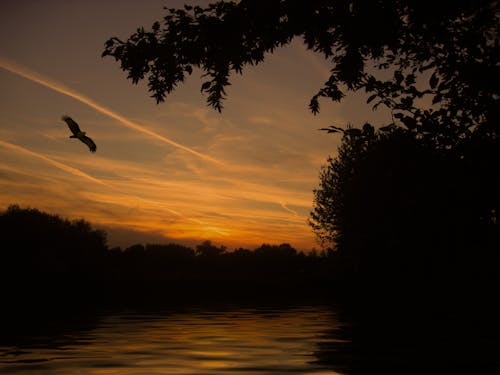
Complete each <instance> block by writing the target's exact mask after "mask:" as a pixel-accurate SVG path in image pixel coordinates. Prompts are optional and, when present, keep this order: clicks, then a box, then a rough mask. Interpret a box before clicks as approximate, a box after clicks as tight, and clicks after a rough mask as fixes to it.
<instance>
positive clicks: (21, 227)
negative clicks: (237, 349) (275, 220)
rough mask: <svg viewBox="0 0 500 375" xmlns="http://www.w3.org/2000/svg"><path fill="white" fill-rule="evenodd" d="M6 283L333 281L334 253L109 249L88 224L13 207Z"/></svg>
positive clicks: (5, 230)
mask: <svg viewBox="0 0 500 375" xmlns="http://www.w3.org/2000/svg"><path fill="white" fill-rule="evenodd" d="M0 237H1V238H2V244H3V246H2V248H3V250H2V253H1V257H2V262H1V264H2V277H3V279H4V282H5V283H6V285H11V286H15V285H16V284H23V285H26V284H36V283H40V282H42V283H43V282H46V281H47V282H57V283H76V284H81V283H86V282H88V283H107V284H108V285H119V284H120V283H139V284H140V283H148V284H156V285H160V284H161V283H163V284H164V285H167V283H169V282H179V283H182V282H185V283H202V282H210V281H214V282H222V281H231V282H238V281H240V282H258V283H265V282H278V283H290V284H293V283H295V282H298V281H306V280H309V281H311V282H312V281H317V282H320V280H324V279H326V278H329V277H330V275H331V273H330V270H329V267H330V263H331V259H330V258H331V253H329V252H326V251H321V252H317V251H315V250H314V251H312V252H310V253H304V252H302V251H297V250H296V249H295V248H293V247H292V246H291V245H290V244H280V245H271V244H263V245H261V246H260V247H258V248H256V249H254V250H250V249H244V248H238V249H234V250H233V251H229V250H228V249H227V248H226V247H225V246H217V245H215V244H213V243H212V242H211V241H208V240H207V241H204V242H202V243H200V244H199V245H197V246H196V247H195V248H191V247H188V246H184V245H180V244H175V243H169V244H145V245H143V244H135V245H132V246H129V247H126V248H124V249H122V248H120V247H113V248H109V246H108V245H107V240H106V232H104V231H102V230H96V229H93V227H92V225H91V224H90V223H88V222H86V221H85V220H83V219H80V220H73V221H70V220H68V219H64V218H62V217H60V216H58V215H53V214H48V213H45V212H42V211H40V210H38V209H35V208H21V207H19V206H18V205H11V206H9V207H8V208H7V209H6V210H5V211H2V212H1V213H0Z"/></svg>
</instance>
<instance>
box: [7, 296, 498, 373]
mask: <svg viewBox="0 0 500 375" xmlns="http://www.w3.org/2000/svg"><path fill="white" fill-rule="evenodd" d="M367 309H369V311H368V312H369V313H368V314H364V315H365V316H369V317H370V318H369V319H364V318H363V319H361V320H356V319H354V318H353V316H357V314H358V313H359V312H360V311H361V312H363V311H362V310H359V311H358V312H355V313H353V311H350V310H348V309H347V310H346V309H345V308H340V307H336V306H334V305H333V306H332V305H327V304H304V305H300V304H295V305H286V306H282V305H279V304H277V305H274V306H272V304H266V305H264V306H262V305H257V304H256V305H255V306H252V305H251V304H246V305H245V306H242V305H223V306H198V307H193V306H190V307H176V308H172V307H169V308H154V309H144V308H143V309H141V310H137V309H125V308H120V309H118V308H113V309H109V308H108V309H105V308H100V309H93V310H91V311H83V310H81V309H66V310H65V311H53V310H51V312H50V313H46V314H42V316H41V315H40V310H43V306H39V309H33V310H32V311H25V312H24V315H23V316H22V317H19V316H17V317H16V318H15V319H12V321H9V320H8V319H3V321H2V323H1V325H0V327H1V328H2V336H1V339H0V373H1V374H18V375H19V374H22V375H34V374H37V375H38V374H40V375H44V374H56V375H76V374H89V375H105V374H120V375H143V374H144V375H149V374H152V375H154V374H184V375H194V374H196V375H204V374H206V375H209V374H223V375H224V374H226V375H230V374H234V375H254V374H269V375H277V374H280V375H285V374H304V375H308V374H309V375H312V374H315V375H327V374H350V375H353V374H371V373H384V374H393V373H394V374H490V373H491V374H499V373H500V345H499V343H500V340H499V338H500V330H499V328H498V324H495V325H492V324H491V322H492V321H495V322H496V321H497V320H498V316H496V314H494V315H490V317H489V318H488V319H478V316H482V315H481V314H482V313H481V314H478V315H476V316H475V317H474V318H469V316H470V315H469V314H468V313H467V314H459V313H458V312H459V310H460V309H459V308H456V309H455V310H454V311H456V312H457V313H456V314H455V313H454V312H452V313H451V314H450V313H449V312H447V313H443V312H442V311H438V310H436V309H433V308H432V307H429V308H428V307H426V309H425V311H427V313H425V314H424V313H423V311H424V310H422V311H414V310H412V312H411V313H409V314H408V313H407V312H408V310H405V311H402V310H401V311H400V310H397V309H393V308H391V309H384V310H383V312H380V308H379V306H378V305H377V304H373V305H372V306H369V307H367Z"/></svg>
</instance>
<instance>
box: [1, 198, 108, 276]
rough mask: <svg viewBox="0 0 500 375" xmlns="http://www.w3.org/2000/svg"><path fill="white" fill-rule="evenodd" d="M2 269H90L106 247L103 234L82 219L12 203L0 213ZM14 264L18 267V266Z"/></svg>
mask: <svg viewBox="0 0 500 375" xmlns="http://www.w3.org/2000/svg"><path fill="white" fill-rule="evenodd" d="M0 238H1V239H2V248H3V249H4V251H3V254H2V257H3V266H4V267H5V268H4V272H8V273H17V277H19V276H21V275H22V274H25V273H33V272H34V273H72V274H76V273H79V272H92V271H93V267H94V265H95V264H93V261H94V259H95V258H96V257H98V256H100V255H103V253H104V251H105V250H106V248H107V247H106V234H105V233H104V232H103V231H100V230H95V229H93V228H92V227H91V225H90V224H89V223H88V222H86V221H85V220H74V221H69V220H67V219H63V218H61V217H60V216H58V215H51V214H47V213H44V212H41V211H39V210H37V209H31V208H27V209H22V208H20V207H19V206H17V205H11V206H9V207H8V208H7V210H6V211H3V212H0ZM17 266H21V267H22V268H21V269H18V268H17Z"/></svg>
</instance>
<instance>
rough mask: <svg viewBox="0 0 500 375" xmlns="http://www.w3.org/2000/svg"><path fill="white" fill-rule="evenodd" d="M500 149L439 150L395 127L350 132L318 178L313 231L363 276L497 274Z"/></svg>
mask: <svg viewBox="0 0 500 375" xmlns="http://www.w3.org/2000/svg"><path fill="white" fill-rule="evenodd" d="M472 145H475V146H474V147H472ZM498 146H499V144H498V141H497V140H495V139H483V140H481V141H480V142H479V141H478V140H470V139H467V140H464V141H463V142H462V143H460V144H457V145H456V148H455V149H453V150H441V149H437V148H436V147H435V146H434V144H432V143H428V142H426V140H425V139H423V138H416V137H414V135H413V134H412V133H410V132H408V131H406V130H404V129H401V128H397V127H390V128H388V129H384V130H382V131H374V129H373V128H372V127H371V126H370V125H365V126H364V128H363V130H362V131H354V132H349V131H345V132H344V135H343V139H342V144H341V146H340V148H339V153H338V156H337V157H336V158H331V159H329V161H328V163H327V165H325V166H324V167H323V169H322V171H321V174H320V185H319V188H318V189H316V190H315V202H314V203H315V205H314V210H313V212H312V213H311V220H310V224H311V226H312V228H313V230H314V231H315V232H316V234H317V235H318V237H319V238H320V239H321V240H322V241H323V243H324V244H325V245H326V246H330V247H332V248H334V249H335V250H337V251H338V253H339V256H340V258H341V260H342V262H343V264H344V265H345V267H347V269H348V270H350V272H353V273H359V274H363V275H364V276H366V277H376V278H378V279H381V278H384V277H389V278H392V277H394V276H397V277H398V279H399V280H402V279H414V280H431V279H435V278H447V277H460V278H462V279H463V280H472V279H474V277H477V276H478V275H482V276H487V275H488V276H487V277H489V276H493V275H494V273H495V271H494V269H495V268H496V267H497V266H498V264H499V263H498V260H499V258H498V250H494V249H498V248H499V244H500V243H499V238H500V236H499V234H500V227H499V225H498V221H497V212H498V207H499V202H500V193H499V190H498V189H497V188H498V187H499V186H500V176H499V174H498V173H497V172H495V171H492V170H491V169H490V167H488V166H489V165H491V164H490V163H492V160H493V158H495V157H499V156H500V155H499V151H498V150H499V147H498ZM471 147H472V149H470V148H471ZM476 147H479V148H481V149H482V150H484V151H483V152H481V153H480V152H478V150H476V149H475V148H476ZM466 275H467V277H466ZM472 275H475V276H472Z"/></svg>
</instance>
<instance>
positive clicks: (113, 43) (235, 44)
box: [103, 0, 500, 147]
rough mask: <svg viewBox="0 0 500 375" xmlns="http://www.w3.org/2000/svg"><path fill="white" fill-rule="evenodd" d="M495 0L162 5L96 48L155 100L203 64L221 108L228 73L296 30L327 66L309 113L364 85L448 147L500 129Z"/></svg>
mask: <svg viewBox="0 0 500 375" xmlns="http://www.w3.org/2000/svg"><path fill="white" fill-rule="evenodd" d="M496 9H497V1H495V0H483V1H468V0H446V1H439V2H436V1H433V2H431V1H414V0H381V1H371V0H361V1H353V0H314V1H295V0H269V1H258V0H242V1H239V2H233V1H230V2H225V1H218V2H216V3H213V4H210V5H208V7H206V8H202V7H199V6H195V7H192V6H188V5H186V6H185V7H184V9H175V8H171V9H167V15H166V16H165V17H163V19H162V20H161V21H160V22H155V23H154V24H153V26H152V28H151V30H149V31H146V30H145V29H144V28H143V27H141V28H139V29H137V31H136V33H134V34H133V35H131V36H130V37H129V39H128V40H126V41H122V40H120V39H119V38H116V37H113V38H111V39H109V40H108V41H107V42H106V44H105V50H104V52H103V56H112V57H114V58H115V59H116V60H117V61H119V62H120V65H121V68H122V69H123V70H124V71H126V72H128V78H129V79H131V80H132V82H133V83H138V82H139V81H140V80H142V79H146V78H147V80H148V86H149V91H150V92H151V93H152V96H153V97H154V98H155V99H156V100H157V102H161V101H163V100H165V98H166V95H167V94H169V93H171V92H172V91H173V90H174V89H175V88H176V86H177V85H178V84H180V83H182V82H184V80H185V78H186V76H187V75H190V74H192V72H193V69H195V68H198V69H201V70H202V72H203V77H204V78H205V80H204V82H203V83H202V85H201V91H202V92H204V93H206V94H207V95H208V97H207V101H208V104H209V105H210V106H212V107H214V108H215V109H217V110H218V111H221V110H222V107H223V105H222V101H223V99H224V98H225V96H226V92H225V88H226V87H227V86H228V85H230V80H229V78H230V75H231V73H239V74H241V73H242V72H243V70H244V68H245V67H246V66H248V65H257V64H259V63H261V62H262V61H264V59H265V55H266V54H268V53H273V52H274V51H275V49H276V48H279V47H282V46H285V45H287V44H289V43H290V42H291V41H292V39H294V38H297V37H299V38H302V40H303V41H304V43H305V45H306V47H307V48H308V49H309V50H311V51H315V52H318V53H320V54H321V55H323V57H324V58H325V59H326V60H328V61H329V62H330V63H331V64H332V68H331V75H330V77H329V79H328V80H327V81H326V82H325V83H324V85H323V87H321V88H320V89H319V90H318V92H317V93H316V94H314V95H313V97H312V99H311V102H310V104H309V107H310V109H311V111H312V112H313V113H317V112H318V111H319V99H320V98H322V97H324V98H329V99H331V100H334V101H340V100H341V99H342V97H343V96H344V95H345V91H346V89H347V90H355V91H357V90H364V91H366V92H367V93H369V94H371V95H370V97H369V98H368V102H369V103H371V102H373V104H374V108H376V107H377V106H379V105H384V106H387V107H389V108H390V109H391V110H392V111H393V113H394V118H395V119H396V120H397V121H398V124H400V125H402V126H404V127H406V128H408V129H409V130H410V131H412V132H415V133H418V134H419V135H420V136H427V137H430V138H432V139H433V140H434V141H435V142H436V143H437V144H440V145H441V146H442V147H450V143H451V144H453V143H454V142H455V141H456V139H457V138H460V137H462V136H464V135H467V134H469V133H470V132H471V131H473V130H475V129H476V128H477V127H478V126H480V127H482V131H483V132H484V133H487V134H489V135H491V134H493V133H494V134H497V133H498V99H499V97H500V95H499V93H498V86H497V85H496V84H495V83H494V82H496V81H497V80H498V64H497V63H498V57H499V49H498V44H499V43H498V25H499V23H498V17H497V15H496ZM379 73H383V74H379ZM426 74H427V75H426ZM429 75H430V77H429ZM383 76H386V77H387V76H389V78H381V77H383ZM423 77H427V78H426V79H428V82H422V79H423ZM495 77H497V78H495ZM427 98H428V100H427V102H428V103H432V105H430V106H427V108H424V107H422V106H421V104H422V103H424V102H426V99H427Z"/></svg>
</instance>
